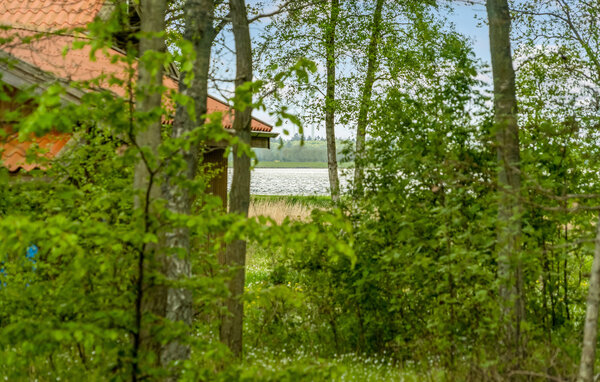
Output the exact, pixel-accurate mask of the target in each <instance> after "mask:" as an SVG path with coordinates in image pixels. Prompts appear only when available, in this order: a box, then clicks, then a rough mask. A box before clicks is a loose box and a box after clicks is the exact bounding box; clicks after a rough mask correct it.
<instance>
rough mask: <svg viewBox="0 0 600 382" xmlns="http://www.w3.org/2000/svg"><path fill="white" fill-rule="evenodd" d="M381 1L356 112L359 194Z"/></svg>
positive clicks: (362, 177)
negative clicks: (358, 106)
mask: <svg viewBox="0 0 600 382" xmlns="http://www.w3.org/2000/svg"><path fill="white" fill-rule="evenodd" d="M383 1H384V0H377V3H376V4H375V11H374V12H373V23H372V25H371V39H370V41H369V48H368V51H367V74H366V77H365V83H364V85H363V89H362V96H361V101H360V109H359V111H358V125H357V128H356V152H355V168H354V186H355V188H356V190H357V191H358V193H359V194H362V192H363V180H364V175H365V174H364V168H363V163H362V161H361V158H362V156H363V154H364V151H365V141H366V136H367V124H368V116H369V108H370V104H371V96H372V94H373V84H374V82H375V72H376V71H377V50H378V45H379V39H380V37H381V13H382V10H383Z"/></svg>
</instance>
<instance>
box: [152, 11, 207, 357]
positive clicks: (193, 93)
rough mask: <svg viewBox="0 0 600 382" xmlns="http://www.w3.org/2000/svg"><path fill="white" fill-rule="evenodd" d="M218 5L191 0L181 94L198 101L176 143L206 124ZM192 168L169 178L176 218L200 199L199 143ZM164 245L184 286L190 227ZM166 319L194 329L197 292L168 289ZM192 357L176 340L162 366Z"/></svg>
mask: <svg viewBox="0 0 600 382" xmlns="http://www.w3.org/2000/svg"><path fill="white" fill-rule="evenodd" d="M213 19H214V1H213V0H187V1H186V2H185V4H184V21H185V29H184V34H183V37H184V39H186V40H188V41H190V42H191V43H192V45H193V47H194V50H195V52H196V59H195V62H194V68H193V76H194V77H193V79H192V81H191V82H190V84H189V85H186V81H185V78H186V73H185V72H184V73H182V78H181V79H180V81H179V93H180V94H182V95H185V96H188V97H190V98H191V99H192V100H193V101H194V115H190V113H188V110H187V107H186V106H182V105H177V110H176V114H175V120H174V123H173V131H172V137H173V138H180V137H182V136H184V135H185V134H187V133H189V132H191V131H193V130H194V129H196V128H197V127H198V126H201V125H203V124H204V119H202V118H201V116H202V115H204V114H206V111H207V110H206V102H207V98H208V71H209V66H210V54H211V48H212V43H213V40H214V36H215V32H214V28H213ZM181 154H182V156H183V159H184V161H185V163H186V167H185V170H184V171H183V173H180V174H176V176H173V177H168V178H167V179H166V180H165V182H164V183H163V187H162V194H163V198H164V199H165V200H166V208H167V209H168V210H170V211H171V212H173V213H175V214H181V215H189V214H191V213H192V205H193V202H194V195H192V194H191V193H190V192H189V190H188V189H187V188H186V187H185V186H182V185H181V181H185V180H192V179H194V178H195V177H196V175H197V172H198V163H199V159H200V147H199V144H194V145H191V147H190V148H189V149H188V150H182V153H181ZM161 246H162V249H163V251H165V253H166V257H165V262H166V277H167V279H168V280H170V281H179V280H182V279H185V278H188V277H190V276H191V264H190V256H191V252H192V250H193V248H192V246H191V240H190V232H189V230H188V228H187V227H185V226H176V227H172V228H169V230H168V232H165V233H164V234H163V235H162V236H161ZM166 293H167V301H166V318H167V319H168V320H169V321H171V322H183V323H184V324H186V325H188V326H191V323H192V316H193V309H192V291H191V290H189V289H185V288H177V287H169V288H168V290H167V292H166ZM188 356H189V348H188V346H186V345H184V344H182V343H180V342H178V341H176V340H173V341H169V342H168V343H167V344H166V345H165V346H164V347H163V349H162V352H161V357H160V358H161V362H162V363H163V364H164V365H167V364H168V363H170V362H173V361H178V360H184V359H186V358H188Z"/></svg>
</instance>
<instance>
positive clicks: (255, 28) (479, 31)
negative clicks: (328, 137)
mask: <svg viewBox="0 0 600 382" xmlns="http://www.w3.org/2000/svg"><path fill="white" fill-rule="evenodd" d="M253 1H255V0H250V1H249V3H250V4H251V3H252V2H253ZM453 8H454V12H452V13H450V14H449V15H448V19H449V21H450V22H451V23H453V24H454V28H455V30H456V31H457V32H459V33H461V34H463V35H464V36H466V37H468V38H469V39H470V41H471V44H472V47H473V51H474V53H475V56H476V58H477V59H479V60H481V62H482V63H484V64H488V65H489V62H490V48H489V37H488V27H487V25H486V24H485V23H484V22H483V20H484V19H485V18H486V10H485V6H484V5H483V4H473V5H471V4H465V3H464V2H455V3H454V4H453ZM263 27H264V23H253V24H252V25H251V28H250V31H251V34H252V35H253V37H257V36H258V35H259V34H260V32H261V31H262V29H263ZM227 39H229V37H227ZM227 44H228V45H229V44H231V46H233V42H232V41H231V40H230V41H228V42H227ZM227 60H229V61H230V64H227V63H225V64H224V65H225V66H229V65H231V64H233V67H235V61H234V60H231V57H230V58H229V59H227ZM483 79H485V76H484V78H483ZM216 95H217V96H218V94H216ZM253 115H254V116H255V117H257V118H259V119H261V120H263V121H265V122H268V123H271V124H273V122H274V120H273V118H271V116H270V115H269V114H268V113H267V112H263V111H255V112H254V113H253ZM284 128H285V129H288V130H290V132H291V135H293V134H294V133H295V132H296V131H297V128H295V127H293V126H290V125H284V126H283V127H275V128H274V131H275V132H279V133H281V132H282V130H283V129H284ZM353 130H354V127H352V128H350V127H345V126H342V125H339V124H338V125H336V137H338V138H341V139H353V137H354V134H355V132H354V131H353ZM304 131H305V134H306V135H309V136H310V135H312V134H313V132H314V135H315V136H318V137H324V136H325V128H324V126H305V127H304ZM281 137H282V138H283V139H286V136H284V135H283V134H281Z"/></svg>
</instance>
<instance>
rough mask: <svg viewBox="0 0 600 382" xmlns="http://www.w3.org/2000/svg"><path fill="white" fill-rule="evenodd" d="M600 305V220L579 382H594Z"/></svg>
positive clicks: (584, 328) (584, 329) (591, 276)
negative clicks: (599, 308) (599, 309)
mask: <svg viewBox="0 0 600 382" xmlns="http://www.w3.org/2000/svg"><path fill="white" fill-rule="evenodd" d="M599 305H600V219H599V220H598V223H597V224H596V242H595V248H594V261H593V263H592V272H591V274H590V286H589V289H588V298H587V308H586V312H585V326H584V327H583V346H582V349H581V362H580V364H579V376H578V377H577V381H578V382H592V381H593V380H594V361H595V359H596V344H597V342H598V307H599Z"/></svg>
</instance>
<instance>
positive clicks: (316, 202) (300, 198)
mask: <svg viewBox="0 0 600 382" xmlns="http://www.w3.org/2000/svg"><path fill="white" fill-rule="evenodd" d="M251 202H252V203H261V204H279V203H281V204H287V205H292V206H294V205H301V206H304V207H311V208H327V207H331V206H332V205H333V204H332V202H331V197H330V196H327V195H309V196H305V195H252V196H251Z"/></svg>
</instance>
